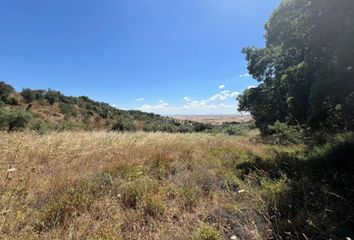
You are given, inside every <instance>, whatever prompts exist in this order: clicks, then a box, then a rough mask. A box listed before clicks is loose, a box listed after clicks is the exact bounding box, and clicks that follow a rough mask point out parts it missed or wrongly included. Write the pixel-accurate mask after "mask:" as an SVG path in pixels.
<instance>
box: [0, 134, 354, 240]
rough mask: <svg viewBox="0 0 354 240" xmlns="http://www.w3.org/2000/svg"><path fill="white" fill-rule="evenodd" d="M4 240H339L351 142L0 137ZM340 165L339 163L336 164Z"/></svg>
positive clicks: (347, 201)
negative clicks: (287, 144) (301, 143)
mask: <svg viewBox="0 0 354 240" xmlns="http://www.w3.org/2000/svg"><path fill="white" fill-rule="evenodd" d="M1 139H2V141H1V142H0V151H1V152H2V153H3V154H2V158H1V166H3V167H2V170H1V172H2V176H1V177H2V179H3V180H2V181H1V185H0V189H1V199H0V212H1V215H0V221H1V222H0V223H1V224H0V233H1V235H2V236H3V237H4V238H5V239H68V238H72V239H201V240H204V239H230V238H231V237H233V238H235V237H236V239H327V238H331V239H345V237H351V236H353V234H354V232H353V229H354V228H353V221H352V216H353V214H354V209H353V208H352V206H353V205H354V202H353V199H354V198H353V194H354V192H353V189H352V184H353V182H354V179H353V176H354V170H353V164H352V162H353V160H354V159H353V156H354V154H353V148H352V146H353V144H354V141H353V139H354V138H353V136H349V135H348V136H341V137H338V138H337V140H335V141H334V142H332V143H328V144H326V145H324V146H320V147H316V148H305V147H303V146H299V145H292V146H291V147H284V146H274V145H264V144H259V143H253V141H250V140H249V139H248V138H243V137H238V138H234V137H227V136H225V135H223V136H222V135H219V136H213V135H210V134H205V133H204V134H169V133H124V134H118V133H105V132H81V133H70V132H65V133H50V134H46V135H36V134H34V133H11V134H8V133H2V134H1ZM338 165H340V166H341V167H337V166H338Z"/></svg>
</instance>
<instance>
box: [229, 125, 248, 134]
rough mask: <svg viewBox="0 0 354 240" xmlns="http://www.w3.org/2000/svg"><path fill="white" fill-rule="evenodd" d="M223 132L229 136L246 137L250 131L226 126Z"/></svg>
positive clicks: (240, 127) (244, 128)
mask: <svg viewBox="0 0 354 240" xmlns="http://www.w3.org/2000/svg"><path fill="white" fill-rule="evenodd" d="M224 131H225V133H226V134H228V135H230V136H246V135H247V133H248V132H249V131H250V129H249V128H247V127H242V126H228V127H226V128H225V130H224Z"/></svg>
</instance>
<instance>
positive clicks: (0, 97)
mask: <svg viewBox="0 0 354 240" xmlns="http://www.w3.org/2000/svg"><path fill="white" fill-rule="evenodd" d="M14 92H15V89H14V88H13V87H12V86H11V85H9V84H6V83H5V82H0V101H3V102H5V103H7V101H8V97H9V96H10V94H12V93H14Z"/></svg>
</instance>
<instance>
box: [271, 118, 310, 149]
mask: <svg viewBox="0 0 354 240" xmlns="http://www.w3.org/2000/svg"><path fill="white" fill-rule="evenodd" d="M269 130H270V132H271V133H272V134H271V136H270V137H269V140H270V141H271V142H272V143H273V144H282V145H289V144H299V143H301V142H303V139H304V133H303V130H302V129H301V128H300V127H299V126H290V125H287V124H286V123H282V122H275V123H274V125H273V126H270V127H269Z"/></svg>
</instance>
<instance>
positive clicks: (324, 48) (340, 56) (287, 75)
mask: <svg viewBox="0 0 354 240" xmlns="http://www.w3.org/2000/svg"><path fill="white" fill-rule="evenodd" d="M353 12H354V3H353V1H351V0H342V1H331V0H314V1H310V0H284V1H283V2H282V3H281V5H280V6H279V7H278V8H277V9H276V11H275V12H274V13H273V15H272V16H271V17H270V19H269V21H268V22H267V23H266V27H265V28H266V31H267V33H266V47H265V48H255V47H251V48H245V49H244V50H243V52H244V53H245V55H246V59H247V61H248V70H249V72H250V74H251V75H252V76H253V77H254V78H255V79H257V80H258V81H259V82H260V84H259V86H258V87H256V88H251V89H248V90H246V91H245V92H244V93H243V95H241V96H240V97H239V101H240V105H239V110H240V111H249V112H251V113H252V115H253V116H254V118H255V120H256V124H257V126H258V127H259V128H260V129H261V132H262V134H264V135H267V134H271V132H272V131H270V129H269V126H272V125H273V124H274V123H275V122H277V121H279V122H283V123H287V124H288V125H292V126H301V127H303V128H305V129H307V130H309V132H313V131H331V132H338V131H347V130H353V129H354V124H353V119H354V115H353V114H354V112H353V109H354V108H353V106H354V105H353V104H354V97H353V96H354V81H353V79H354V50H353V48H352V43H353V42H354V15H353Z"/></svg>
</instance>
